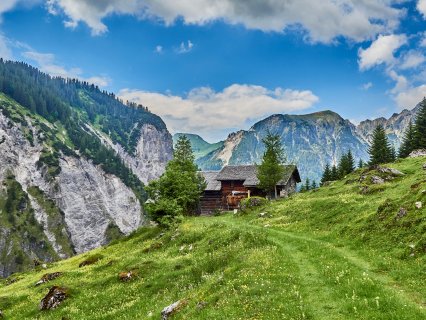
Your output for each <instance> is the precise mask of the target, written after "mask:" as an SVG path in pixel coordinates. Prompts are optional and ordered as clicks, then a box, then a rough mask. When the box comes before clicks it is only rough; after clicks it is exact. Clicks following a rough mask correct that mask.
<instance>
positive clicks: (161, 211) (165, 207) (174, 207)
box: [146, 198, 183, 227]
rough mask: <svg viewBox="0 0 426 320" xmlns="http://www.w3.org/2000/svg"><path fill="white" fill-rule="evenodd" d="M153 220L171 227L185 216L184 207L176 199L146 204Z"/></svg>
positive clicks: (162, 199)
mask: <svg viewBox="0 0 426 320" xmlns="http://www.w3.org/2000/svg"><path fill="white" fill-rule="evenodd" d="M146 210H147V211H148V214H149V215H150V216H151V218H152V219H153V220H154V221H155V222H158V223H159V224H160V225H162V226H166V227H170V226H172V225H173V224H174V223H175V222H177V221H178V220H180V217H181V216H182V215H183V210H182V207H181V206H179V205H178V204H177V201H176V200H175V199H168V198H160V199H158V200H157V201H156V202H153V203H148V204H146Z"/></svg>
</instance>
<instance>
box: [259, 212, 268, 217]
mask: <svg viewBox="0 0 426 320" xmlns="http://www.w3.org/2000/svg"><path fill="white" fill-rule="evenodd" d="M266 214H267V213H266V212H261V213H259V218H265V217H266Z"/></svg>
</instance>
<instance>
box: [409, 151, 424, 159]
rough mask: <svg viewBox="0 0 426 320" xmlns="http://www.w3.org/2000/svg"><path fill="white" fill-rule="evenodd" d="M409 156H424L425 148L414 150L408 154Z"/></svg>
mask: <svg viewBox="0 0 426 320" xmlns="http://www.w3.org/2000/svg"><path fill="white" fill-rule="evenodd" d="M408 157H409V158H418V157H426V149H419V150H414V151H413V152H411V153H410V155H409V156H408Z"/></svg>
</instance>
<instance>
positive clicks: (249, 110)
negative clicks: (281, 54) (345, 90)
mask: <svg viewBox="0 0 426 320" xmlns="http://www.w3.org/2000/svg"><path fill="white" fill-rule="evenodd" d="M118 95H119V96H120V97H121V98H122V99H123V100H129V101H134V102H137V103H140V104H142V105H145V106H147V107H148V108H149V109H150V110H152V111H153V112H154V113H156V114H158V115H160V116H161V117H162V118H163V119H164V121H165V122H166V123H167V126H168V128H169V129H170V130H171V131H172V132H196V133H200V134H202V135H204V136H206V137H207V138H209V137H210V138H218V137H217V136H216V135H215V133H217V132H229V131H231V130H235V129H241V128H244V127H247V126H248V125H250V124H252V122H253V121H256V120H259V119H261V118H263V117H265V116H268V115H270V114H273V113H286V112H292V111H300V110H304V109H307V108H310V107H312V106H313V105H314V104H315V103H316V102H318V100H319V98H318V97H317V96H316V95H314V94H313V93H312V92H311V91H309V90H305V91H299V90H291V89H282V88H276V89H274V90H268V89H267V88H265V87H262V86H256V85H246V84H233V85H231V86H229V87H227V88H225V89H223V90H222V91H219V92H216V91H214V90H213V89H211V88H208V87H200V88H195V89H193V90H191V91H190V92H189V93H188V94H187V95H185V96H183V97H180V96H175V95H167V94H161V93H156V92H146V91H140V90H130V89H123V90H121V91H120V92H119V94H118ZM221 138H223V137H221Z"/></svg>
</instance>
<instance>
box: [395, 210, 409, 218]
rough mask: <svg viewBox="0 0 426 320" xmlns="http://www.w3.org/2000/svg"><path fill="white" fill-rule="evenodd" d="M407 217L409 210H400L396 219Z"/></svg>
mask: <svg viewBox="0 0 426 320" xmlns="http://www.w3.org/2000/svg"><path fill="white" fill-rule="evenodd" d="M406 215H407V209H405V208H400V209H399V211H398V213H397V214H396V218H397V219H401V218H403V217H405V216H406Z"/></svg>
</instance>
